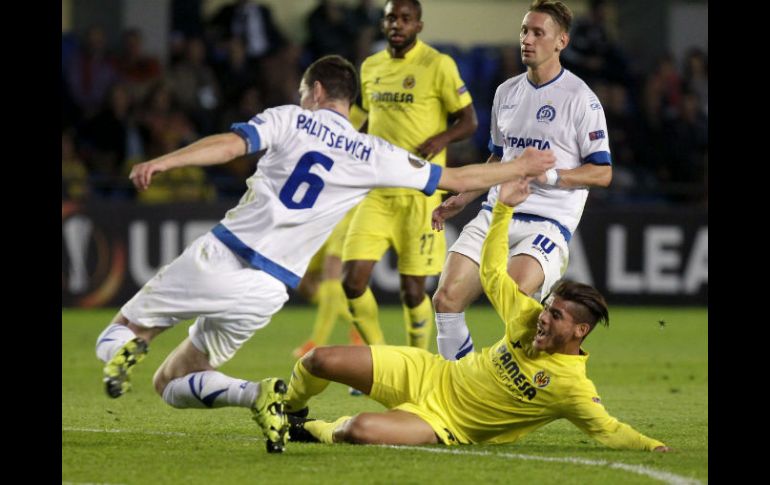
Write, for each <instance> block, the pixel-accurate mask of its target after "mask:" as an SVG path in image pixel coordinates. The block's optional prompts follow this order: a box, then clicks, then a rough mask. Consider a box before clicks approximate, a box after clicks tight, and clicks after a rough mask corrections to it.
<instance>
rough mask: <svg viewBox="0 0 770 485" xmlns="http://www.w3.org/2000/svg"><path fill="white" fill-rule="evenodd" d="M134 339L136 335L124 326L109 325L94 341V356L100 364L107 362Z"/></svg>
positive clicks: (117, 324)
mask: <svg viewBox="0 0 770 485" xmlns="http://www.w3.org/2000/svg"><path fill="white" fill-rule="evenodd" d="M134 337H136V334H134V332H133V331H131V329H130V328H128V327H127V326H126V325H121V324H120V323H111V324H109V325H107V328H105V329H104V330H103V331H102V333H101V334H100V335H99V337H97V339H96V356H97V357H98V358H99V360H101V361H102V362H105V363H106V362H109V361H110V359H112V358H113V357H114V356H115V353H116V352H117V351H118V350H119V349H120V348H121V347H123V345H125V343H126V342H128V341H129V340H131V339H133V338H134Z"/></svg>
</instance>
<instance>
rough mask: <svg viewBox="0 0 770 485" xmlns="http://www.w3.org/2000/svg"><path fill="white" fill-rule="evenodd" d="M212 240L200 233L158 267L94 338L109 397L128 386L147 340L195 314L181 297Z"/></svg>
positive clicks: (209, 236)
mask: <svg viewBox="0 0 770 485" xmlns="http://www.w3.org/2000/svg"><path fill="white" fill-rule="evenodd" d="M212 239H214V238H213V236H212V235H211V234H208V235H204V236H201V237H200V238H198V239H197V240H195V241H194V242H193V244H191V245H190V246H189V247H188V248H187V249H185V251H184V252H183V253H182V254H181V255H179V257H177V258H176V259H175V260H174V261H172V262H171V263H170V264H168V265H166V266H164V267H163V268H161V269H160V270H159V271H158V273H157V274H155V276H153V277H152V278H151V279H150V280H149V281H148V282H147V283H146V284H145V285H144V286H143V287H142V289H141V290H139V292H137V293H136V294H135V295H134V296H133V298H131V299H130V300H129V301H128V302H127V303H126V304H125V305H123V307H122V308H121V309H120V311H119V312H118V314H117V315H116V316H115V318H114V319H113V321H112V323H110V325H108V326H107V328H105V329H104V331H102V333H101V334H100V335H99V337H97V340H96V356H97V357H98V358H99V359H100V360H102V361H103V362H104V363H105V366H104V368H103V374H104V379H103V380H104V383H105V388H106V391H107V394H108V395H109V396H110V397H113V398H117V397H119V396H121V395H123V394H124V393H125V392H127V391H128V390H129V389H130V388H131V382H130V377H131V371H132V369H133V367H134V366H135V365H136V364H138V363H139V362H141V361H142V359H144V356H145V355H146V354H147V352H148V350H149V347H148V344H149V342H150V340H152V339H153V338H154V337H155V336H156V335H158V334H159V333H161V332H162V331H163V330H165V329H166V328H169V327H172V326H174V325H176V324H177V323H179V322H180V321H181V320H183V319H185V318H190V317H192V316H195V314H196V312H195V309H192V308H191V307H190V303H189V301H188V299H186V298H183V297H182V296H183V294H184V291H185V290H184V289H185V288H186V287H188V286H189V284H190V280H191V279H194V278H195V276H194V275H195V273H197V272H198V270H197V260H198V259H199V258H200V254H201V252H205V251H206V249H207V248H208V247H210V246H212V244H213V245H216V242H214V241H212ZM220 244H221V243H220ZM224 250H225V251H229V250H227V248H224Z"/></svg>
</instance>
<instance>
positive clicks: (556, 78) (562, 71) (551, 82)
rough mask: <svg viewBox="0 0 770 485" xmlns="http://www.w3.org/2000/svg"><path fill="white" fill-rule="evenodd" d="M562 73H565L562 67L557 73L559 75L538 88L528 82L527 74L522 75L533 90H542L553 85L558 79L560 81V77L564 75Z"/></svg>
mask: <svg viewBox="0 0 770 485" xmlns="http://www.w3.org/2000/svg"><path fill="white" fill-rule="evenodd" d="M564 71H565V69H564V67H562V68H561V71H559V74H557V75H556V77H555V78H553V79H551V80H550V81H548V82H547V83H545V84H541V85H540V86H538V85H537V84H535V83H533V82H532V81H530V80H529V76H527V73H524V77H525V78H527V82H528V83H529V85H530V86H532V87H533V88H535V89H540V88H544V87H546V86H548V85H549V84H553V83H555V82H556V81H558V80H559V79H561V77H562V75H563V74H564Z"/></svg>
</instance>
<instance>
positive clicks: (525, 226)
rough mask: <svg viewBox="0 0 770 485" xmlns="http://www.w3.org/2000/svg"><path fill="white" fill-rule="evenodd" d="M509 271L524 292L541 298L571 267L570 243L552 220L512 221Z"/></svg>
mask: <svg viewBox="0 0 770 485" xmlns="http://www.w3.org/2000/svg"><path fill="white" fill-rule="evenodd" d="M508 237H509V241H510V243H511V249H510V253H509V254H510V259H509V261H508V274H509V275H510V276H511V278H513V279H514V281H516V284H518V285H519V288H520V289H521V291H523V292H524V293H526V294H528V295H530V296H532V297H533V298H536V299H541V298H542V297H545V295H546V294H547V293H548V292H549V291H550V289H551V286H553V284H554V283H556V281H558V280H559V278H561V276H562V275H563V274H564V272H565V271H566V269H567V263H568V261H569V248H568V245H567V244H568V242H567V240H566V239H565V237H564V236H563V234H562V233H561V232H560V231H559V229H558V227H557V226H556V225H554V224H552V223H550V222H545V221H542V222H536V221H532V222H530V221H518V220H515V219H514V221H513V222H512V223H511V228H510V230H509V234H508Z"/></svg>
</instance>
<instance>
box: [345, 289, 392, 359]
mask: <svg viewBox="0 0 770 485" xmlns="http://www.w3.org/2000/svg"><path fill="white" fill-rule="evenodd" d="M348 306H349V308H350V313H351V316H352V318H353V324H354V325H355V326H356V329H358V332H359V333H360V334H361V337H363V339H364V341H365V342H366V343H367V344H369V345H380V344H384V343H385V336H384V335H383V334H382V329H381V328H380V321H379V316H378V315H377V300H375V299H374V293H372V289H371V288H369V287H368V286H367V287H366V291H365V292H364V294H363V295H361V296H359V297H358V298H353V299H352V300H351V299H348Z"/></svg>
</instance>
